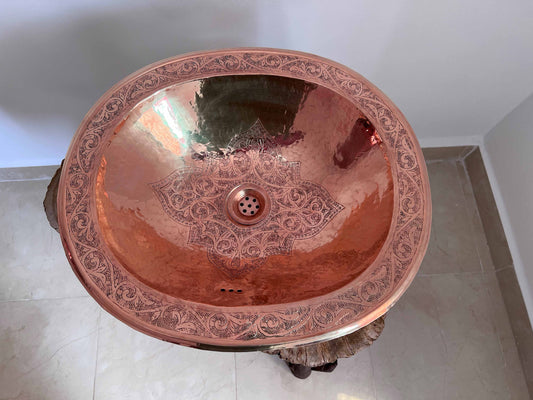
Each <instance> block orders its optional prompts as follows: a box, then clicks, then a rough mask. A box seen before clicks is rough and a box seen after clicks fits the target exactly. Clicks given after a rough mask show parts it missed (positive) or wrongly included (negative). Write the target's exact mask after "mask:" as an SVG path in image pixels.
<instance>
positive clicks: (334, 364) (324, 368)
mask: <svg viewBox="0 0 533 400" xmlns="http://www.w3.org/2000/svg"><path fill="white" fill-rule="evenodd" d="M335 368H337V361H335V362H331V363H327V364H324V365H320V366H318V367H313V368H311V369H312V370H313V371H319V372H333V370H334V369H335Z"/></svg>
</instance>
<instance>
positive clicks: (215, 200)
mask: <svg viewBox="0 0 533 400" xmlns="http://www.w3.org/2000/svg"><path fill="white" fill-rule="evenodd" d="M256 125H257V123H256V124H255V125H254V129H256V128H257V127H256ZM261 128H262V126H261ZM263 129H264V128H263ZM261 144H263V142H261ZM254 147H255V146H253V144H251V147H250V150H249V151H237V152H235V153H233V154H230V155H228V156H225V157H223V158H212V159H210V158H208V159H206V161H204V162H203V163H202V164H204V167H203V168H199V169H192V168H188V169H183V170H177V171H175V172H173V173H172V174H170V175H169V176H167V177H166V178H164V179H162V180H160V181H158V182H155V183H152V184H151V186H152V188H153V190H154V192H155V194H156V195H157V198H158V199H159V201H160V202H161V205H162V206H163V209H164V210H165V212H166V213H167V214H168V215H169V216H170V217H171V218H172V219H173V220H174V221H176V222H178V223H180V224H182V225H186V226H189V227H190V230H189V243H194V244H199V245H201V246H204V247H206V248H207V254H208V258H209V260H210V261H211V263H212V264H213V265H215V266H216V267H217V268H219V269H220V270H221V271H223V272H224V273H225V274H226V275H228V276H229V277H230V278H235V277H238V276H240V275H242V274H244V273H246V272H250V271H252V270H254V269H256V268H258V267H259V266H261V265H262V264H263V263H264V262H265V261H266V259H267V258H268V256H271V255H275V254H285V255H288V254H290V253H291V249H292V246H293V242H294V240H303V239H308V238H310V237H312V236H315V235H317V234H318V233H319V232H320V231H321V230H322V229H323V228H324V227H325V226H326V224H327V223H328V222H329V221H331V220H332V219H333V218H334V217H335V216H336V215H337V214H338V213H339V212H340V211H341V210H342V209H343V208H344V207H343V206H342V205H341V204H339V203H337V202H335V201H334V200H333V199H332V198H331V196H330V195H329V193H328V192H327V191H326V190H325V189H324V188H323V187H321V186H320V185H317V184H315V183H312V182H309V181H304V180H301V179H300V163H299V162H288V161H284V160H283V159H282V157H281V156H279V155H277V154H275V153H270V152H262V151H259V150H257V149H255V148H254ZM246 184H252V185H255V186H257V187H260V188H262V189H263V191H264V192H266V194H267V196H268V198H269V199H270V203H271V205H270V210H269V213H268V215H266V217H265V218H264V219H262V220H261V221H260V222H259V223H257V224H255V225H250V226H239V225H238V224H235V223H234V222H232V221H231V220H230V219H229V218H228V216H227V214H226V199H227V198H228V195H229V194H230V192H231V191H232V190H233V189H234V188H235V187H237V186H239V185H243V186H246ZM248 199H249V200H250V197H248ZM254 199H255V198H254ZM256 201H257V200H256ZM252 202H253V201H251V202H250V204H248V205H249V206H250V208H251V207H252ZM242 204H243V206H246V204H245V203H242ZM257 207H258V209H259V206H257ZM252 212H254V211H252Z"/></svg>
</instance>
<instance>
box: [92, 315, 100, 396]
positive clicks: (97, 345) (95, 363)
mask: <svg viewBox="0 0 533 400" xmlns="http://www.w3.org/2000/svg"><path fill="white" fill-rule="evenodd" d="M101 319H102V309H100V310H99V312H98V320H97V322H96V354H95V359H94V374H93V400H95V398H96V371H97V367H98V348H99V345H100V321H101Z"/></svg>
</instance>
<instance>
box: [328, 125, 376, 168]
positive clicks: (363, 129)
mask: <svg viewBox="0 0 533 400" xmlns="http://www.w3.org/2000/svg"><path fill="white" fill-rule="evenodd" d="M379 143H381V139H380V138H379V136H378V135H377V134H376V129H375V128H374V126H373V125H372V124H371V123H370V121H369V120H368V119H366V118H359V119H358V120H357V121H355V125H354V126H353V128H352V131H351V132H350V135H349V136H348V138H347V139H346V141H345V142H344V143H342V144H339V145H338V146H337V151H336V152H335V154H334V155H333V162H334V164H335V165H336V166H337V167H339V168H343V169H346V168H348V167H349V166H350V165H351V164H352V163H353V162H354V161H355V160H356V159H357V158H358V157H360V156H361V155H362V154H364V153H365V152H366V151H368V150H369V149H370V148H371V147H372V146H374V145H376V144H379Z"/></svg>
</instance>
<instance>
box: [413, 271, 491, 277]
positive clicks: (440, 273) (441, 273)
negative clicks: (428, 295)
mask: <svg viewBox="0 0 533 400" xmlns="http://www.w3.org/2000/svg"><path fill="white" fill-rule="evenodd" d="M489 272H490V271H489ZM451 275H465V276H469V275H483V271H456V272H431V273H427V272H421V273H417V274H416V276H421V277H430V276H451Z"/></svg>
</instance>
